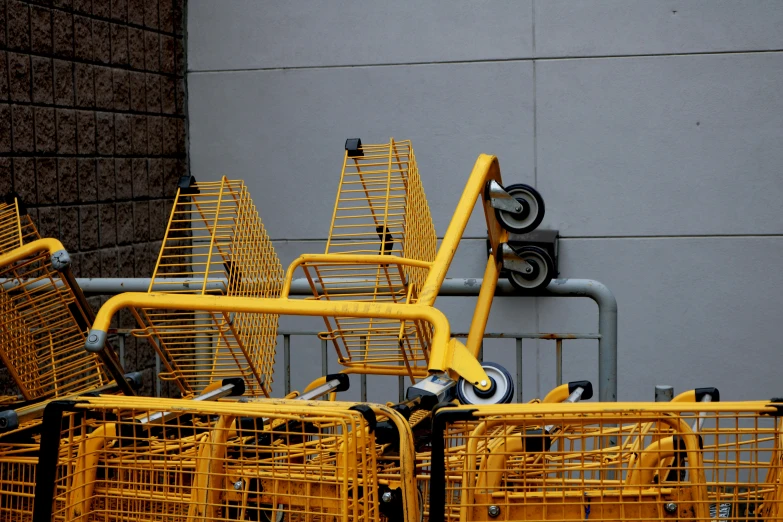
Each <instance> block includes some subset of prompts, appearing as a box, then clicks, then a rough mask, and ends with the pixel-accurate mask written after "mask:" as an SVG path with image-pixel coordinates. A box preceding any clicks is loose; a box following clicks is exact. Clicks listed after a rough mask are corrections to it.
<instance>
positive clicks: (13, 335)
mask: <svg viewBox="0 0 783 522" xmlns="http://www.w3.org/2000/svg"><path fill="white" fill-rule="evenodd" d="M22 224H23V226H22V233H23V235H24V237H25V239H29V240H30V241H32V240H35V239H40V238H39V236H38V232H37V231H36V230H35V227H34V226H33V224H32V222H31V221H30V220H29V217H28V216H22ZM0 280H2V281H3V284H2V285H0V360H1V361H2V362H3V363H4V364H5V366H6V368H7V369H8V372H9V374H10V375H11V377H12V378H13V379H14V381H15V383H16V385H17V386H18V388H19V390H20V393H21V395H22V397H23V398H24V399H26V400H33V399H40V398H48V397H59V396H63V395H66V394H71V393H76V392H81V391H88V390H91V389H95V388H97V387H100V386H103V385H105V384H108V383H109V382H111V378H110V376H109V375H108V373H107V372H106V370H105V368H104V366H103V365H102V364H101V363H100V361H99V359H98V357H97V356H95V355H93V354H90V353H88V352H86V351H85V349H84V342H85V339H86V336H87V331H88V330H89V326H90V322H89V320H88V318H87V314H86V311H85V310H84V309H82V307H81V305H80V304H79V300H77V299H76V296H75V295H74V292H79V291H80V290H79V289H78V288H76V289H74V288H71V287H70V286H69V285H68V283H67V282H66V280H65V279H64V278H63V277H62V275H61V274H60V272H58V271H57V270H55V269H54V268H53V267H52V260H51V257H50V255H49V253H48V252H43V251H42V252H37V253H34V254H31V255H29V256H27V257H26V258H24V259H22V260H19V261H16V262H13V263H8V264H6V265H4V266H0Z"/></svg>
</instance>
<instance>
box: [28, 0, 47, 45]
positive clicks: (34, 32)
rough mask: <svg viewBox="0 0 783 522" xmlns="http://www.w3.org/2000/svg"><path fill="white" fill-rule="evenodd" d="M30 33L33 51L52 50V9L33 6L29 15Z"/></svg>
mask: <svg viewBox="0 0 783 522" xmlns="http://www.w3.org/2000/svg"><path fill="white" fill-rule="evenodd" d="M30 34H31V36H32V40H31V44H32V48H33V52H36V53H45V54H49V53H51V52H52V42H53V37H52V10H51V9H46V8H43V7H38V6H33V7H32V12H31V17H30Z"/></svg>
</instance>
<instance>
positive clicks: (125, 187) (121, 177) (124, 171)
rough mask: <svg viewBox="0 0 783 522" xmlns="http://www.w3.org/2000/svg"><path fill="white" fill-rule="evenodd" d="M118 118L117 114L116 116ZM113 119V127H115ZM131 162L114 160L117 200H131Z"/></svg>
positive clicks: (127, 159)
mask: <svg viewBox="0 0 783 522" xmlns="http://www.w3.org/2000/svg"><path fill="white" fill-rule="evenodd" d="M117 116H119V114H118V115H117ZM116 121H117V120H116V117H115V125H116ZM131 173H132V169H131V160H130V159H129V158H117V159H115V160H114V174H115V177H116V179H117V199H118V200H123V199H131V198H132V197H133V180H132V177H131V176H132V174H131Z"/></svg>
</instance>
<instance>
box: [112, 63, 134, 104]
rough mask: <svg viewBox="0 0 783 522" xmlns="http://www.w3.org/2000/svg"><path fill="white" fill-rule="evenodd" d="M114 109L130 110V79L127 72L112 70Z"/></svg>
mask: <svg viewBox="0 0 783 522" xmlns="http://www.w3.org/2000/svg"><path fill="white" fill-rule="evenodd" d="M111 73H112V81H113V87H112V91H113V95H114V108H115V109H117V110H121V111H123V110H128V109H130V77H129V75H128V72H127V71H123V70H120V69H112V72H111Z"/></svg>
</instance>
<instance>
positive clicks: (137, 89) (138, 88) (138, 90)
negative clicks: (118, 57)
mask: <svg viewBox="0 0 783 522" xmlns="http://www.w3.org/2000/svg"><path fill="white" fill-rule="evenodd" d="M130 108H131V110H133V111H137V112H146V111H147V82H146V80H145V78H144V73H141V72H132V73H130Z"/></svg>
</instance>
